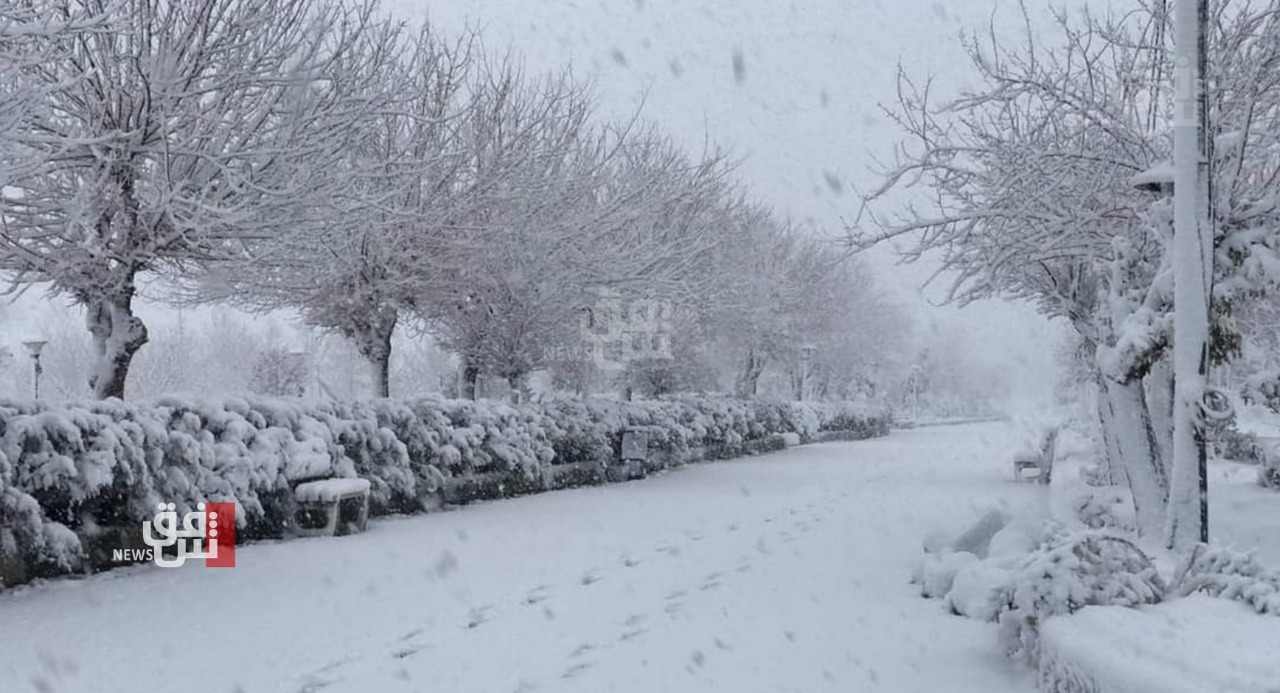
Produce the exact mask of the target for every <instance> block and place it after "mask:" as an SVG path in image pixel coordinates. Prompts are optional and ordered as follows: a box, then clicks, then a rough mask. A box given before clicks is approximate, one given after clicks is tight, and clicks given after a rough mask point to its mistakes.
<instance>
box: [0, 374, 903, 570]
mask: <svg viewBox="0 0 1280 693" xmlns="http://www.w3.org/2000/svg"><path fill="white" fill-rule="evenodd" d="M888 428H889V420H888V417H887V415H886V414H885V413H883V412H882V411H879V410H876V409H873V408H870V407H867V406H865V405H859V404H839V403H809V402H804V403H799V402H787V401H781V400H766V399H759V400H737V399H730V398H727V397H710V396H702V397H692V396H688V397H678V398H673V399H663V400H648V401H636V402H617V401H606V400H585V401H584V400H555V401H550V402H543V403H536V404H529V405H520V406H511V405H507V404H502V403H495V402H472V401H459V400H444V399H437V398H421V399H417V400H409V401H396V400H373V401H361V402H302V401H300V400H284V399H269V398H247V399H239V398H221V399H214V400H200V399H192V398H180V397H167V398H162V399H157V400H154V401H148V402H142V403H135V402H121V401H119V400H108V401H102V402H90V403H83V404H69V405H61V406H58V407H54V408H51V407H49V406H47V405H45V404H41V403H32V402H0V586H3V585H4V584H5V583H8V584H13V583H14V582H19V581H22V580H25V579H29V578H31V577H36V576H41V575H52V574H60V573H66V572H73V571H78V570H81V569H85V568H100V567H104V565H106V564H107V561H106V560H105V559H103V558H102V557H101V554H102V553H103V552H105V555H107V556H109V555H110V548H121V542H122V534H121V533H122V532H124V533H126V534H127V533H128V532H130V531H132V532H140V527H141V523H142V522H143V521H144V520H146V519H149V518H150V517H151V515H152V513H153V509H154V508H155V506H156V504H158V503H160V502H161V501H164V502H172V503H175V504H177V505H178V506H179V509H180V510H181V511H183V512H185V511H186V510H189V509H191V508H194V506H195V505H196V504H197V503H200V502H210V501H212V502H219V501H222V502H235V503H237V504H238V509H239V510H240V511H241V512H240V513H239V514H238V515H237V519H238V520H240V521H242V522H243V527H242V528H241V532H240V535H241V536H243V537H245V538H255V537H267V536H280V535H281V533H282V532H283V530H284V528H285V526H286V524H287V522H288V521H289V518H290V517H291V516H292V505H291V503H292V494H291V488H292V487H293V486H294V485H296V484H297V483H298V482H300V481H305V480H311V479H320V478H329V477H339V478H341V477H360V478H364V479H368V480H369V481H370V483H371V510H372V511H373V512H374V513H382V514H385V513H391V512H418V511H421V510H423V509H424V508H430V507H435V506H436V505H438V500H437V498H438V496H437V493H438V492H439V491H440V490H441V489H442V487H445V486H446V485H447V486H449V487H450V488H451V489H453V490H454V495H453V496H452V497H451V499H452V500H462V501H466V500H470V499H472V498H475V497H493V496H506V495H515V494H519V493H528V492H534V491H540V490H546V489H549V488H557V487H562V486H568V485H573V484H579V483H586V482H596V481H600V480H601V479H602V474H601V473H599V472H601V471H602V469H603V466H604V464H605V463H606V462H607V461H609V460H611V459H613V458H615V457H616V456H617V451H618V450H619V449H620V445H621V437H622V433H623V431H625V430H627V429H639V430H643V431H645V432H647V433H648V434H649V439H650V450H651V451H652V456H653V457H654V458H655V459H656V460H659V461H660V463H661V464H680V463H684V462H688V461H692V460H696V459H715V458H720V457H730V456H734V455H738V454H742V453H743V452H744V451H747V450H756V449H762V445H761V444H762V443H763V442H765V441H766V439H769V438H771V437H776V436H778V435H779V434H783V433H791V434H795V435H798V436H799V437H800V438H801V439H802V440H805V441H809V440H813V439H815V438H816V437H817V436H819V435H821V434H822V433H823V432H829V431H844V432H846V434H847V435H848V436H850V437H859V438H861V437H871V436H875V435H883V434H886V433H887V432H888ZM565 469H570V470H571V471H573V472H574V473H562V470H565ZM125 538H126V539H127V537H125ZM99 544H101V546H98V545H99ZM95 548H96V549H97V550H95Z"/></svg>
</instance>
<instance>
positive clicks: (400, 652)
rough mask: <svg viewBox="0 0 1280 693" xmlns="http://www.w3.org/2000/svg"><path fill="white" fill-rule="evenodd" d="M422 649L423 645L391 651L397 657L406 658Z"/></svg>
mask: <svg viewBox="0 0 1280 693" xmlns="http://www.w3.org/2000/svg"><path fill="white" fill-rule="evenodd" d="M421 651H422V648H421V647H405V648H401V649H399V650H396V651H395V652H392V653H391V656H392V657H394V658H395V659H406V658H409V657H412V656H414V655H416V654H418V653H419V652H421Z"/></svg>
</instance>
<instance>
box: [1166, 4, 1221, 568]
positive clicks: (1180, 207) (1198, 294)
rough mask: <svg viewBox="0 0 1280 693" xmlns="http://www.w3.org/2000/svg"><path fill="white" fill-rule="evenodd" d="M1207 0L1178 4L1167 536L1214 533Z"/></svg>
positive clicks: (1170, 542) (1170, 539)
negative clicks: (1209, 435) (1206, 401)
mask: <svg viewBox="0 0 1280 693" xmlns="http://www.w3.org/2000/svg"><path fill="white" fill-rule="evenodd" d="M1208 17H1209V7H1208V0H1178V1H1177V2H1176V3H1175V4H1174V32H1175V33H1174V49H1175V53H1174V122H1173V162H1174V186H1173V224H1174V231H1173V284H1174V287H1173V294H1174V297H1173V304H1174V326H1173V366H1174V402H1175V406H1174V412H1173V468H1172V470H1171V471H1172V473H1171V474H1170V482H1169V517H1168V523H1167V525H1166V531H1165V543H1166V545H1167V546H1168V548H1170V549H1178V550H1185V549H1187V548H1189V547H1190V546H1191V545H1192V544H1194V543H1196V542H1198V541H1208V540H1209V513H1208V474H1207V471H1206V468H1205V445H1204V432H1203V425H1202V416H1201V414H1200V402H1201V398H1202V397H1203V395H1204V392H1205V385H1206V382H1207V375H1208V370H1209V290H1210V286H1211V282H1212V278H1213V261H1212V254H1211V250H1212V242H1213V216H1212V210H1211V206H1212V198H1211V192H1210V177H1209V159H1210V148H1211V146H1212V143H1211V142H1209V141H1208V132H1209V128H1208V123H1207V119H1208V108H1207V106H1208V97H1207V94H1206V90H1205V77H1206V75H1207V73H1208V70H1207V68H1208V58H1207V55H1206V54H1207V50H1206V48H1207V46H1206V40H1207V31H1206V28H1207V26H1208Z"/></svg>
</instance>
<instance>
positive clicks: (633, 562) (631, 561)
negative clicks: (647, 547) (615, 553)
mask: <svg viewBox="0 0 1280 693" xmlns="http://www.w3.org/2000/svg"><path fill="white" fill-rule="evenodd" d="M622 565H624V566H626V567H628V568H634V567H636V566H638V565H640V559H638V558H632V557H630V556H623V557H622Z"/></svg>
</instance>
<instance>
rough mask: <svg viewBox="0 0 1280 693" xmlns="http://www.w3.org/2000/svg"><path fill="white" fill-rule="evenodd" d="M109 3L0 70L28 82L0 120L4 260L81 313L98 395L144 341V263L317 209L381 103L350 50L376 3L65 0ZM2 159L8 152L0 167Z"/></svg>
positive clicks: (291, 221)
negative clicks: (24, 100) (23, 105)
mask: <svg viewBox="0 0 1280 693" xmlns="http://www.w3.org/2000/svg"><path fill="white" fill-rule="evenodd" d="M50 6H57V7H58V8H59V11H60V12H63V13H64V14H65V15H67V16H74V15H76V14H78V13H80V12H81V11H84V12H85V13H87V14H94V13H95V12H101V13H105V14H107V15H108V16H109V18H110V22H109V23H108V25H107V27H106V28H104V29H101V30H95V31H83V32H76V33H74V35H72V36H69V37H59V38H57V39H55V41H54V45H55V48H56V55H55V59H52V60H48V61H42V62H38V63H35V64H32V65H29V66H26V67H23V68H22V69H20V70H18V74H17V75H16V77H12V78H10V77H6V85H12V84H16V86H6V87H5V89H15V88H16V89H26V90H32V91H34V92H35V93H38V94H39V100H40V107H39V108H36V109H26V110H23V111H22V114H21V116H20V117H19V118H18V119H17V122H16V123H13V124H12V125H11V126H9V127H5V128H3V129H0V142H2V143H3V144H0V152H3V153H5V154H4V156H5V157H6V161H13V160H14V159H12V158H9V157H10V154H8V153H9V152H15V151H16V152H18V153H19V159H20V160H22V161H33V162H35V163H34V164H33V165H27V166H21V167H19V168H18V170H17V172H16V174H12V175H11V177H10V179H9V180H8V181H7V182H6V186H5V187H4V188H3V189H2V190H0V222H3V226H0V269H3V270H4V271H6V272H8V273H9V279H10V280H11V281H12V282H13V284H14V285H15V286H17V287H23V286H29V285H33V284H40V285H43V286H47V287H48V288H49V290H50V291H51V292H53V293H55V294H59V295H65V296H69V297H71V298H72V299H73V300H74V301H76V302H77V303H79V304H81V305H83V306H85V308H86V310H87V323H88V327H89V331H90V333H91V334H92V336H93V341H94V351H95V354H94V360H93V364H92V371H91V375H90V383H91V387H92V389H93V392H94V394H95V395H96V396H98V397H112V396H116V397H119V396H122V395H123V394H124V387H125V378H126V376H127V373H128V369H129V365H130V362H131V361H132V359H133V356H134V354H135V353H137V351H138V350H139V349H140V348H141V347H142V346H143V345H144V344H146V342H147V329H146V326H145V325H144V324H143V323H142V321H141V320H140V319H139V318H138V317H137V316H136V315H135V314H134V308H133V302H134V298H135V295H136V293H137V283H138V280H139V278H140V277H142V276H143V275H145V274H146V273H150V272H165V271H181V270H183V269H185V268H189V267H190V266H192V265H196V264H202V263H210V262H216V261H218V260H221V259H224V258H228V257H231V256H233V255H234V254H235V253H236V252H238V249H239V248H240V247H241V245H242V244H243V243H244V242H246V241H249V240H254V239H259V238H262V237H266V236H270V235H273V234H276V233H278V232H279V231H280V230H281V229H284V228H289V227H298V226H305V225H308V224H314V223H318V222H324V221H328V220H329V216H330V214H331V213H332V205H331V204H330V203H329V201H330V200H333V199H335V198H338V197H340V193H341V192H342V191H343V183H344V181H342V180H341V179H340V177H338V176H335V175H334V172H335V171H338V170H341V168H342V166H341V164H343V163H344V162H345V160H346V157H347V156H348V154H349V152H350V147H351V142H352V140H353V139H358V137H359V136H360V134H361V130H360V129H359V128H358V127H357V125H358V124H359V123H360V122H361V121H362V119H363V117H364V114H365V113H367V112H368V111H369V110H370V108H371V107H373V106H376V104H370V103H369V102H368V95H367V90H366V89H365V88H364V86H365V85H364V84H362V83H361V80H362V78H363V75H364V74H365V73H366V72H367V70H365V69H363V68H364V66H363V65H360V64H358V63H359V59H360V58H361V57H362V56H359V55H357V54H355V53H354V51H355V50H356V49H357V48H358V47H359V46H360V45H361V41H360V39H361V37H362V36H364V35H365V33H366V32H367V31H368V30H369V29H370V27H371V26H372V25H373V24H374V23H375V12H376V8H375V6H374V5H373V4H372V3H364V4H358V5H352V4H349V3H341V2H338V1H337V0H191V1H190V2H170V1H168V0H127V1H123V0H122V1H121V2H111V1H110V0H82V1H74V2H73V1H71V0H66V1H65V2H60V3H50ZM0 166H3V164H0Z"/></svg>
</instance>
